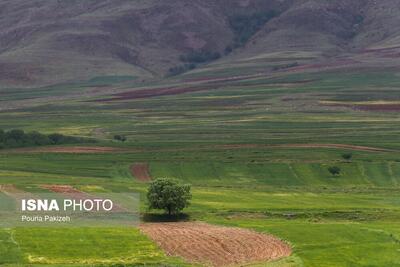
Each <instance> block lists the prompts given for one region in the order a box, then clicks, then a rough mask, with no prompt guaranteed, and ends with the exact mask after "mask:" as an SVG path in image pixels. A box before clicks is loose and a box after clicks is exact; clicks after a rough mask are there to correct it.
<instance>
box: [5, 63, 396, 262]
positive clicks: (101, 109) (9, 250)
mask: <svg viewBox="0 0 400 267" xmlns="http://www.w3.org/2000/svg"><path fill="white" fill-rule="evenodd" d="M286 61H287V60H286ZM286 61H285V62H286ZM220 64H221V65H214V66H211V67H210V70H207V69H205V70H204V71H200V70H197V71H195V72H193V73H188V74H185V75H183V76H181V77H179V78H169V79H166V80H163V81H154V82H152V83H148V84H140V85H138V84H135V81H134V80H130V79H128V78H127V77H103V78H101V77H99V78H97V79H95V80H92V81H89V82H82V83H73V84H65V85H59V86H54V87H51V88H38V89H37V90H36V89H35V90H27V89H18V90H9V89H7V90H6V89H0V94H1V96H2V97H1V99H0V107H2V108H1V109H0V128H2V129H13V128H19V129H24V130H26V131H33V130H36V131H40V132H43V133H53V132H58V133H62V134H66V135H74V136H82V137H91V138H96V139H97V140H98V143H96V144H88V145H89V146H113V147H116V148H122V149H124V150H123V151H119V152H115V153H98V154H63V153H49V152H42V153H33V152H23V151H22V150H18V149H17V150H0V184H14V185H16V186H17V187H18V188H19V189H21V190H25V191H28V192H35V191H38V190H43V189H42V188H40V185H42V184H62V185H73V186H74V187H76V188H78V189H80V190H82V191H87V192H90V191H91V190H99V191H103V192H139V193H142V200H143V201H142V202H141V210H142V212H143V213H145V212H147V209H146V203H145V200H144V196H145V194H144V193H145V191H146V187H147V184H145V183H140V182H138V181H136V180H135V177H133V176H132V174H131V173H130V171H129V166H131V165H132V164H133V163H139V162H146V163H148V164H149V166H150V172H151V175H152V177H155V178H156V177H171V178H177V179H180V180H182V181H184V182H187V183H190V184H192V190H193V201H192V205H191V207H190V208H189V209H187V211H186V212H187V213H188V215H189V216H190V218H191V219H192V220H199V221H206V222H209V223H215V224H221V225H233V226H239V227H244V228H250V229H254V230H257V231H260V232H267V233H272V234H275V235H276V236H278V237H280V238H282V239H284V240H286V241H287V242H289V243H290V244H291V245H292V246H293V250H294V254H293V256H291V257H290V258H288V259H285V260H282V261H279V262H275V263H269V264H261V265H260V264H258V265H255V266H287V267H289V266H315V267H325V266H332V267H334V266H335V267H336V266H365V267H367V266H368V267H371V266H376V267H378V266H393V267H394V266H400V252H399V251H400V226H399V224H398V222H399V221H400V197H399V193H400V139H399V134H400V123H399V121H400V113H399V112H398V111H397V112H396V111H387V112H381V111H367V110H359V109H357V108H354V107H353V108H352V106H351V103H355V104H357V103H363V102H365V101H367V102H368V103H369V102H371V103H372V102H373V101H392V102H393V101H400V91H399V90H398V86H399V85H400V76H399V75H398V73H396V72H395V71H393V70H391V69H388V70H385V69H379V70H376V69H367V70H365V69H363V70H362V71H357V70H354V69H353V70H346V71H327V72H304V73H283V74H281V75H275V76H273V77H255V78H248V79H244V80H238V81H225V82H214V83H211V84H212V86H211V88H210V89H206V90H199V91H195V92H187V93H185V94H176V95H164V96H155V97H151V98H138V99H127V100H120V101H100V102H96V101H95V100H99V99H103V100H104V99H109V98H111V97H113V96H110V95H107V94H106V93H105V92H103V93H92V89H93V87H94V86H99V85H101V83H105V84H107V85H109V84H114V88H115V90H116V91H118V92H128V91H135V90H144V89H146V88H154V87H169V86H177V87H185V86H186V87H190V88H192V87H193V88H195V87H196V86H198V84H203V82H198V81H194V79H197V78H201V77H208V78H210V77H215V78H221V77H229V76H236V75H240V74H242V69H243V68H242V67H241V66H240V65H239V66H231V67H230V66H225V65H224V64H223V63H220ZM249 64H250V65H251V64H253V65H254V68H257V67H259V68H262V67H263V64H267V63H266V62H261V63H260V62H259V61H256V62H249ZM245 68H246V69H252V68H251V67H249V66H245ZM244 74H247V73H244ZM204 83H206V82H204ZM139 87H140V88H139ZM77 92H85V93H86V94H84V96H83V97H81V96H79V97H77V96H76V93H77ZM49 99H52V101H51V102H49ZM321 101H337V102H339V103H344V104H346V105H350V106H342V105H335V106H329V105H324V104H323V102H321ZM114 134H123V135H126V136H127V137H128V141H127V142H125V143H121V142H116V141H113V140H112V136H113V135H114ZM293 144H347V145H357V146H367V147H372V148H379V149H381V150H379V149H378V150H371V151H370V150H368V149H367V150H365V149H350V148H342V147H337V148H334V147H331V148H326V147H325V148H324V147H311V148H306V147H291V146H290V145H293ZM385 149H386V150H385ZM348 152H351V153H353V159H352V160H351V161H345V160H344V159H343V158H342V157H341V156H342V154H344V153H348ZM331 166H338V167H340V168H341V174H340V175H339V176H333V175H331V174H330V173H329V171H328V168H329V167H331ZM1 264H3V265H6V266H8V265H10V266H21V265H22V266H24V265H25V266H33V265H35V264H50V265H52V266H97V265H98V266H109V265H112V264H115V266H137V265H138V266H140V265H145V266H160V265H166V266H186V265H189V264H186V263H184V261H183V260H182V259H177V258H171V257H167V256H166V255H165V254H164V253H163V252H162V251H161V250H160V248H158V247H157V246H156V244H154V243H153V242H151V241H150V240H149V239H148V238H147V237H146V236H144V235H143V234H141V233H140V232H139V231H138V230H136V229H63V230H59V229H50V230H49V229H24V228H18V229H3V230H0V265H1ZM118 264H120V265H118Z"/></svg>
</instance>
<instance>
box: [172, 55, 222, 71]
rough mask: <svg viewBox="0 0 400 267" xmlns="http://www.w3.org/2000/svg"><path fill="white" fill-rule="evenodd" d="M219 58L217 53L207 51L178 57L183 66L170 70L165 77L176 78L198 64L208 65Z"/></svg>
mask: <svg viewBox="0 0 400 267" xmlns="http://www.w3.org/2000/svg"><path fill="white" fill-rule="evenodd" d="M220 57H221V54H220V53H219V52H211V51H207V50H204V49H202V50H193V51H191V52H189V53H188V54H186V55H181V56H180V57H179V59H180V61H182V62H183V63H184V64H183V65H180V66H176V67H173V68H170V69H169V70H168V75H167V76H177V75H179V74H182V73H185V72H187V71H190V70H193V69H195V68H197V65H198V64H204V63H208V62H211V61H214V60H217V59H219V58H220Z"/></svg>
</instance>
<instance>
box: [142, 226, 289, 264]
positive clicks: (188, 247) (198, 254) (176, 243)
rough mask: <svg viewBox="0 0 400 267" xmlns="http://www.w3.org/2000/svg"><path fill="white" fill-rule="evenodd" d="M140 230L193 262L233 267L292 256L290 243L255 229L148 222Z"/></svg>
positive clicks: (176, 254) (164, 247)
mask: <svg viewBox="0 0 400 267" xmlns="http://www.w3.org/2000/svg"><path fill="white" fill-rule="evenodd" d="M140 229H141V231H142V232H143V233H145V234H146V235H148V236H149V237H150V238H151V239H153V240H154V241H155V242H156V243H157V244H158V245H159V246H160V247H161V248H162V249H164V250H165V251H166V253H167V254H168V255H171V256H178V257H183V258H184V259H185V260H187V261H188V262H191V263H201V264H205V265H210V266H229V265H239V264H247V263H254V262H266V261H270V260H276V259H279V258H282V257H287V256H290V254H291V248H290V246H289V245H288V244H286V243H284V242H283V241H281V240H279V239H277V238H276V237H274V236H271V235H266V234H261V233H257V232H254V231H251V230H246V229H240V228H233V227H222V226H215V225H210V224H206V223H195V222H182V223H148V224H142V225H141V226H140Z"/></svg>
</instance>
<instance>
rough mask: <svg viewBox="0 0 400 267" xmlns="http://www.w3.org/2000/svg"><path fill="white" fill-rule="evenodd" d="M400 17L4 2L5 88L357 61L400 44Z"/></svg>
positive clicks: (285, 6) (251, 0) (293, 9)
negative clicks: (305, 58) (267, 61)
mask: <svg viewBox="0 0 400 267" xmlns="http://www.w3.org/2000/svg"><path fill="white" fill-rule="evenodd" d="M398 11H399V6H398V4H397V2H396V1H393V0H382V1H375V0H354V1H346V0H338V1H318V0H268V1H265V0H264V1H262V0H235V1H232V0H222V1H221V0H193V1H190V2H188V1H184V0H174V1H162V0H150V1H144V0H134V1H132V0H88V1H75V0H74V1H61V0H49V1H47V0H32V1H24V0H4V1H2V2H1V3H0V14H1V16H0V84H1V86H2V87H16V86H24V87H26V86H38V85H48V84H54V83H60V82H67V81H72V80H87V79H90V78H93V77H97V76H103V75H128V76H134V77H138V78H141V79H148V78H154V77H162V76H165V75H168V74H169V73H170V72H171V71H172V73H173V74H177V73H181V72H183V71H186V70H190V69H192V68H194V65H198V66H199V65H204V64H207V63H209V62H210V61H214V60H216V59H218V58H220V57H223V58H224V59H223V61H225V62H232V63H234V62H236V61H237V60H243V59H246V58H249V57H257V56H260V55H261V56H262V55H265V54H268V53H273V52H288V51H295V52H310V51H312V52H313V53H314V55H315V57H314V58H313V61H314V60H315V61H319V60H325V59H326V58H330V57H332V56H348V55H349V54H350V55H357V54H358V53H361V52H364V51H365V50H366V49H372V48H374V49H382V48H383V49H385V48H395V47H397V46H399V42H400V23H399V20H400V18H399V17H398V16H397V15H396V14H398Z"/></svg>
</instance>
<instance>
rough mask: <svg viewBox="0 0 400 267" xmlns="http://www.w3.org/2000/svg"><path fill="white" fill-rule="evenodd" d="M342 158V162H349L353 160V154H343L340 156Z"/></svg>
mask: <svg viewBox="0 0 400 267" xmlns="http://www.w3.org/2000/svg"><path fill="white" fill-rule="evenodd" d="M342 158H343V159H344V160H347V161H350V160H351V159H352V158H353V154H352V153H345V154H342Z"/></svg>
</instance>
